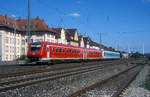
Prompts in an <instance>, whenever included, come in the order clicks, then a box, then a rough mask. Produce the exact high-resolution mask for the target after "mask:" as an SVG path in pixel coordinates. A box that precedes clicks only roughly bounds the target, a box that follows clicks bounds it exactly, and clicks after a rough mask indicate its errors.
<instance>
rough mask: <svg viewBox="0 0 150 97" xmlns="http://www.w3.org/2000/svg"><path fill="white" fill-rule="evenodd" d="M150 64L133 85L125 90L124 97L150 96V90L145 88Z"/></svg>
mask: <svg viewBox="0 0 150 97" xmlns="http://www.w3.org/2000/svg"><path fill="white" fill-rule="evenodd" d="M149 73H150V66H148V65H146V66H145V67H144V68H143V69H142V71H141V72H140V73H139V75H138V76H137V77H136V79H135V80H134V81H133V82H132V83H131V85H130V86H129V87H128V88H127V89H126V90H125V91H124V92H123V94H122V97H150V91H149V90H147V89H145V88H144V82H145V80H146V77H147V76H148V74H149Z"/></svg>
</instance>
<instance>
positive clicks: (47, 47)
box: [46, 45, 50, 59]
mask: <svg viewBox="0 0 150 97" xmlns="http://www.w3.org/2000/svg"><path fill="white" fill-rule="evenodd" d="M46 52H47V53H46V54H47V58H48V59H49V58H50V49H49V46H48V45H47V46H46Z"/></svg>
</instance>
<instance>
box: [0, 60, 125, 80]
mask: <svg viewBox="0 0 150 97" xmlns="http://www.w3.org/2000/svg"><path fill="white" fill-rule="evenodd" d="M124 62H125V61H121V60H115V61H98V62H89V63H77V64H74V63H70V64H57V65H52V66H44V67H43V66H42V67H41V66H38V67H36V68H33V67H34V66H30V67H29V68H25V70H24V69H23V67H21V68H18V69H19V70H18V69H17V70H16V71H15V67H13V68H12V67H10V68H12V69H14V70H13V71H15V72H11V73H0V78H1V79H2V78H7V77H14V76H22V75H30V74H35V73H42V72H49V71H56V70H63V69H69V68H76V67H82V66H90V65H94V64H101V65H102V64H121V63H124ZM125 63H127V62H125ZM6 69H7V68H6ZM20 69H21V70H20ZM11 71H12V70H11ZM8 72H9V70H8Z"/></svg>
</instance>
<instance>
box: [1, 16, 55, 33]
mask: <svg viewBox="0 0 150 97" xmlns="http://www.w3.org/2000/svg"><path fill="white" fill-rule="evenodd" d="M15 23H16V28H17V31H19V32H27V25H28V20H27V19H18V20H15V19H14V18H11V17H8V16H6V15H5V16H2V15H0V24H1V25H3V26H6V27H11V28H14V26H15ZM31 32H51V33H52V34H57V33H56V31H55V30H52V29H50V28H49V27H48V25H47V24H46V23H45V22H44V20H41V19H39V18H35V19H32V20H31Z"/></svg>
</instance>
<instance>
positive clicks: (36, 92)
mask: <svg viewBox="0 0 150 97" xmlns="http://www.w3.org/2000/svg"><path fill="white" fill-rule="evenodd" d="M126 68H128V66H127V65H114V66H112V67H107V68H105V70H98V71H95V72H88V73H85V74H78V75H76V76H71V77H65V78H61V79H57V80H53V81H48V82H43V83H40V84H35V85H31V86H27V87H22V88H19V89H15V90H10V91H7V92H3V93H0V97H67V96H68V95H70V94H71V93H73V92H75V91H77V90H78V89H81V88H83V87H86V86H89V85H91V84H94V83H96V82H98V81H100V80H102V79H105V78H108V77H110V76H112V75H113V74H117V73H118V72H120V71H122V70H125V69H126ZM108 71H109V72H108ZM91 97H92V96H91Z"/></svg>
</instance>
